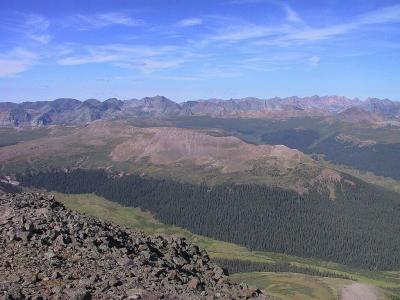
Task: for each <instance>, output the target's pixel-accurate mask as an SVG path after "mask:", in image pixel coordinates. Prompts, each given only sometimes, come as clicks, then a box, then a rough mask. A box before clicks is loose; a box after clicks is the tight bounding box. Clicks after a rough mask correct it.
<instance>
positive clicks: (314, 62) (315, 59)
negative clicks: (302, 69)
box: [308, 55, 321, 66]
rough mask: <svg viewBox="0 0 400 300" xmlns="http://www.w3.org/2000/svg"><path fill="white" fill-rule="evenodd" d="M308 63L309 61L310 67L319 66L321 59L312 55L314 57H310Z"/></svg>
mask: <svg viewBox="0 0 400 300" xmlns="http://www.w3.org/2000/svg"><path fill="white" fill-rule="evenodd" d="M308 61H309V62H310V63H311V64H312V65H314V66H317V65H319V63H320V62H321V57H319V56H317V55H314V56H311V57H310V58H309V59H308Z"/></svg>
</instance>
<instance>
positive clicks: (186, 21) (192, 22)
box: [176, 18, 203, 27]
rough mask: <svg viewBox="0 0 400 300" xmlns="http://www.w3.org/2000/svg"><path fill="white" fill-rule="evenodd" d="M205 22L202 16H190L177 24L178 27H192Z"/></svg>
mask: <svg viewBox="0 0 400 300" xmlns="http://www.w3.org/2000/svg"><path fill="white" fill-rule="evenodd" d="M201 24H203V19H201V18H188V19H183V20H181V21H179V22H178V23H177V24H176V25H177V26H178V27H191V26H197V25H201Z"/></svg>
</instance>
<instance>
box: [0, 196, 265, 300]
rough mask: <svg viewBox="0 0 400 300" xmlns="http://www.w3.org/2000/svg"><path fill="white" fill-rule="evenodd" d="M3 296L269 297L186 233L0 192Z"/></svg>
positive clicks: (0, 288)
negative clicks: (164, 232) (125, 224)
mask: <svg viewBox="0 0 400 300" xmlns="http://www.w3.org/2000/svg"><path fill="white" fill-rule="evenodd" d="M0 298H1V299H267V297H266V296H264V295H263V294H262V293H261V291H260V290H258V289H256V288H251V287H249V286H247V285H245V284H236V283H233V282H231V281H230V279H229V277H228V276H227V274H226V273H225V272H224V270H223V269H221V268H220V267H218V266H217V265H215V264H214V263H212V262H211V261H210V259H209V257H208V256H207V253H206V252H205V251H203V250H200V249H199V248H198V247H197V246H195V245H193V244H192V243H191V242H189V241H188V240H186V239H184V238H180V237H173V236H147V235H144V234H143V233H140V232H136V231H133V230H128V229H124V228H121V227H119V226H116V225H113V224H110V223H106V222H103V221H101V220H98V219H96V218H92V217H89V216H86V215H82V214H79V213H76V212H73V211H71V210H69V209H67V208H65V207H64V206H63V205H62V204H61V203H59V202H57V201H56V200H55V199H54V197H53V196H51V195H47V194H38V193H20V194H3V195H0Z"/></svg>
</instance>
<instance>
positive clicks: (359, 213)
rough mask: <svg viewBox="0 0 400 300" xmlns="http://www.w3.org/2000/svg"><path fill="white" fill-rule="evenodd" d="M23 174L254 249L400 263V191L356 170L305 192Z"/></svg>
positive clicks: (30, 181)
mask: <svg viewBox="0 0 400 300" xmlns="http://www.w3.org/2000/svg"><path fill="white" fill-rule="evenodd" d="M18 181H20V182H21V183H22V185H23V186H26V187H39V188H45V189H47V190H49V191H51V190H55V191H58V192H62V193H68V194H81V193H95V194H96V195H99V196H102V197H105V198H107V199H109V200H111V201H115V202H117V203H120V204H122V205H125V206H130V207H139V208H141V209H143V210H146V211H149V212H151V213H152V214H154V215H155V217H156V218H157V219H158V220H160V221H162V222H163V223H166V224H169V225H175V226H179V227H182V228H184V229H187V230H189V231H191V232H193V233H196V234H200V235H204V236H208V237H212V238H215V239H218V240H222V241H227V242H232V243H236V244H241V245H244V246H246V247H249V248H250V249H252V250H260V251H271V252H279V253H285V254H290V255H296V256H300V257H305V258H320V259H324V260H329V261H335V262H339V263H342V264H346V265H350V266H356V267H360V268H368V269H381V270H396V269H397V268H399V267H400V260H399V257H398V256H396V255H394V254H395V253H397V249H399V247H400V237H399V236H398V234H397V232H398V230H400V218H399V210H398V207H399V201H398V194H397V193H394V192H390V191H387V190H384V189H382V188H379V187H376V186H374V185H370V184H367V183H365V182H362V181H360V180H357V179H356V178H352V177H350V176H345V177H343V178H342V179H341V180H340V181H336V183H335V184H334V185H333V187H334V189H333V190H330V189H329V187H326V186H315V187H314V188H313V189H312V190H310V191H309V192H308V193H305V194H303V195H300V194H298V193H296V192H295V191H291V190H287V189H282V188H276V187H271V186H267V185H259V184H229V183H225V184H220V185H216V186H213V187H208V186H205V185H195V184H188V183H181V182H176V181H172V180H165V179H153V178H149V177H140V176H137V175H130V176H123V177H120V176H118V175H117V176H115V175H112V174H108V173H106V172H104V171H88V170H86V171H85V170H75V171H70V172H60V171H59V172H55V171H53V172H41V173H36V174H34V175H25V176H19V177H18ZM332 192H333V193H334V198H332V194H331V193H332ZM354 249H357V251H354ZM359 253H363V255H359Z"/></svg>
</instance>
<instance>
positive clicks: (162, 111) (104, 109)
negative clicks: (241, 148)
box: [0, 96, 400, 127]
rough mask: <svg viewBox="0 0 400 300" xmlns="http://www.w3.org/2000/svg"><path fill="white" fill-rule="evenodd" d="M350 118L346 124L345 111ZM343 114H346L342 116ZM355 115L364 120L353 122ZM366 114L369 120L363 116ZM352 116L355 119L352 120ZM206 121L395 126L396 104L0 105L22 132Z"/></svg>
mask: <svg viewBox="0 0 400 300" xmlns="http://www.w3.org/2000/svg"><path fill="white" fill-rule="evenodd" d="M353 108H354V110H350V112H351V114H352V115H351V117H350V118H346V114H347V115H348V112H346V111H347V110H349V109H353ZM342 113H345V115H344V116H343V115H342ZM358 114H361V115H363V116H362V117H358ZM368 114H369V115H368ZM353 115H354V118H353ZM171 116H211V117H245V118H288V117H304V116H326V117H334V118H336V116H337V117H338V119H339V120H345V121H351V122H352V121H354V120H355V121H357V120H361V121H362V122H369V123H375V122H383V121H398V120H399V119H400V103H398V102H395V101H391V100H388V99H383V100H380V99H375V98H368V99H366V100H364V101H362V100H359V99H357V98H356V99H350V98H346V97H340V96H323V97H320V96H312V97H303V98H300V97H288V98H271V99H259V98H251V97H249V98H242V99H230V100H222V99H210V100H197V101H187V102H183V103H179V104H178V103H175V102H174V101H172V100H170V99H168V98H166V97H163V96H155V97H145V98H143V99H140V100H138V99H131V100H118V99H115V98H110V99H107V100H105V101H103V102H102V101H99V100H96V99H88V100H85V101H79V100H76V99H69V98H61V99H56V100H54V101H38V102H22V103H19V104H17V103H11V102H2V103H0V126H2V127H25V126H32V127H37V126H46V125H50V124H61V125H71V124H82V123H88V122H92V121H94V120H99V119H126V118H132V117H171Z"/></svg>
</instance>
